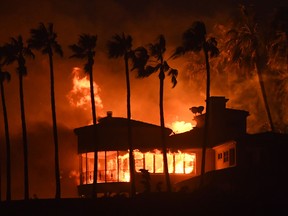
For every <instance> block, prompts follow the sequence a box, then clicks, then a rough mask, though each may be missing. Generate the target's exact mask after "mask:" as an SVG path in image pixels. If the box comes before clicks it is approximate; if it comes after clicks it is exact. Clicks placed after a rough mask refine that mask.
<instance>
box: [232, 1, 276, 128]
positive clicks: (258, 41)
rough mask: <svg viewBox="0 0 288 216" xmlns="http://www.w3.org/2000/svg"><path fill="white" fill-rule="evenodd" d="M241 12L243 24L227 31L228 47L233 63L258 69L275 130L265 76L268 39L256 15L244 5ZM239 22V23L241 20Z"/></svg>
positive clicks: (266, 104)
mask: <svg viewBox="0 0 288 216" xmlns="http://www.w3.org/2000/svg"><path fill="white" fill-rule="evenodd" d="M240 12H241V15H242V20H243V22H240V25H241V26H239V27H236V28H235V29H231V30H229V31H228V32H227V35H228V36H229V39H228V41H227V49H228V50H229V52H230V55H231V60H232V63H238V64H239V65H240V67H247V68H248V70H250V71H253V69H255V70H256V72H257V76H258V80H259V85H260V89H261V93H262V99H263V102H264V107H265V110H266V114H267V119H268V122H269V125H270V128H271V131H272V132H274V131H275V127H274V123H273V120H272V116H271V111H270V107H269V103H268V98H267V93H266V89H265V83H264V78H263V74H264V72H266V71H267V62H268V54H267V49H266V45H265V44H266V42H267V41H266V40H265V38H264V37H261V36H262V35H261V34H260V31H259V23H257V22H256V21H255V16H252V15H251V14H250V13H249V11H248V9H247V8H246V7H245V6H244V5H241V6H240ZM237 22H238V23H239V21H237Z"/></svg>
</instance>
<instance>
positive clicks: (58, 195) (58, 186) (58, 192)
mask: <svg viewBox="0 0 288 216" xmlns="http://www.w3.org/2000/svg"><path fill="white" fill-rule="evenodd" d="M49 64H50V85H51V89H50V90H51V110H52V121H53V135H54V146H55V180H56V194H55V198H56V199H60V198H61V184H60V168H59V150H58V147H59V145H58V133H57V121H56V108H55V95H54V70H53V58H52V52H49Z"/></svg>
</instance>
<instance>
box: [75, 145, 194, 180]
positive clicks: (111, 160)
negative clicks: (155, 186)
mask: <svg viewBox="0 0 288 216" xmlns="http://www.w3.org/2000/svg"><path fill="white" fill-rule="evenodd" d="M133 153H134V161H135V170H136V172H140V169H146V170H148V171H149V172H150V173H159V174H160V173H163V172H164V166H163V155H162V153H161V152H160V151H158V150H155V151H154V152H145V153H143V152H140V151H138V150H135V151H134V152H133ZM97 156H98V169H97V182H98V183H105V182H129V181H130V171H129V153H128V152H127V151H100V152H98V155H97ZM167 160H168V171H169V173H175V174H190V173H193V172H194V173H195V162H196V154H195V153H182V152H180V151H179V152H175V153H171V152H169V153H167ZM93 172H94V153H93V152H89V153H83V154H81V158H80V173H81V184H92V183H93V174H94V173H93Z"/></svg>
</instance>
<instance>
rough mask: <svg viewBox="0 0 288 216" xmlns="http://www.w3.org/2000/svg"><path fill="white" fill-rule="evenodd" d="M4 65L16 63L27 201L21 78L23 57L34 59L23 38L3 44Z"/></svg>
mask: <svg viewBox="0 0 288 216" xmlns="http://www.w3.org/2000/svg"><path fill="white" fill-rule="evenodd" d="M5 50H6V55H5V61H4V63H5V64H13V63H14V62H17V66H18V67H17V68H16V72H17V74H18V77H19V95H20V109H21V121H22V140H23V153H24V157H23V158H24V199H25V200H28V199H29V172H28V141H27V129H26V118H25V109H24V93H23V76H26V75H27V68H26V64H25V62H26V60H25V57H32V58H34V57H35V56H34V54H33V53H32V51H31V49H30V48H28V47H26V46H25V45H24V43H23V38H22V36H21V35H19V36H18V37H17V38H14V37H12V38H10V42H9V43H7V44H5Z"/></svg>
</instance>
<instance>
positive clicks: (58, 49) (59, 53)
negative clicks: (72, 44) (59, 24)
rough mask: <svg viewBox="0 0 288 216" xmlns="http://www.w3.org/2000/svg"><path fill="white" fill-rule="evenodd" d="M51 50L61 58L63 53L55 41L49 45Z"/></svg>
mask: <svg viewBox="0 0 288 216" xmlns="http://www.w3.org/2000/svg"><path fill="white" fill-rule="evenodd" d="M51 48H52V49H53V50H54V52H55V53H56V54H58V55H59V56H61V57H63V55H64V53H63V50H62V47H61V45H60V44H59V43H58V42H57V41H53V43H52V44H51Z"/></svg>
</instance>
